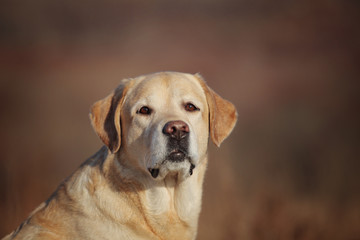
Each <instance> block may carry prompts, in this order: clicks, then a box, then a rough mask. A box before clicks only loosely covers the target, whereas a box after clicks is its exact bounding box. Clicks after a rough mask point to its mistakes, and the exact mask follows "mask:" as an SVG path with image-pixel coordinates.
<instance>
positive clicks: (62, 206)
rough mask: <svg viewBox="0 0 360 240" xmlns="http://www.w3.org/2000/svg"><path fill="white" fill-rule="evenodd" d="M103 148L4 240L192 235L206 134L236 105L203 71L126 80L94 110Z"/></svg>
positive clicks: (229, 121)
mask: <svg viewBox="0 0 360 240" xmlns="http://www.w3.org/2000/svg"><path fill="white" fill-rule="evenodd" d="M90 119H91V123H92V126H93V128H94V129H95V132H96V133H97V135H98V136H99V137H100V139H101V140H102V141H103V143H104V146H103V147H102V148H101V149H100V150H99V151H98V152H97V153H96V154H95V155H93V156H92V157H91V158H89V159H88V160H86V161H85V162H84V163H83V164H82V165H81V166H80V168H79V169H78V170H77V171H76V172H75V173H74V174H73V175H72V176H70V177H68V178H67V179H66V180H65V181H64V182H63V183H62V184H61V185H60V186H59V187H58V189H57V190H56V191H55V192H54V193H53V194H52V195H51V197H50V198H49V199H48V200H47V201H45V202H44V203H42V204H41V205H40V206H39V207H38V208H37V209H35V210H34V211H33V212H32V213H31V215H30V216H29V217H28V218H27V219H26V220H25V221H24V222H23V223H22V224H21V225H20V226H19V227H18V228H17V229H16V230H15V231H14V232H13V233H11V234H10V235H8V236H7V237H5V238H4V239H54V240H55V239H171V240H175V239H181V240H184V239H195V237H196V233H197V225H198V217H199V213H200V209H201V196H202V184H203V179H204V173H205V170H206V166H207V145H208V139H209V138H211V140H212V141H213V142H214V143H215V145H217V146H220V144H221V142H222V141H223V140H224V139H225V138H226V137H227V136H228V135H229V134H230V132H231V131H232V129H233V128H234V126H235V123H236V120H237V113H236V109H235V107H234V105H233V104H231V103H230V102H228V101H227V100H225V99H223V98H221V97H220V96H219V95H217V94H216V93H215V92H214V91H213V90H212V89H210V88H209V87H208V86H207V85H206V84H205V82H204V80H203V79H202V77H201V76H200V75H199V74H195V75H192V74H186V73H177V72H160V73H154V74H149V75H144V76H140V77H136V78H132V79H125V80H123V81H122V82H121V83H120V85H119V86H118V87H117V88H116V89H115V91H114V92H113V93H111V94H110V95H108V96H107V97H105V98H104V99H102V100H100V101H98V102H96V103H95V104H94V105H93V106H92V108H91V113H90Z"/></svg>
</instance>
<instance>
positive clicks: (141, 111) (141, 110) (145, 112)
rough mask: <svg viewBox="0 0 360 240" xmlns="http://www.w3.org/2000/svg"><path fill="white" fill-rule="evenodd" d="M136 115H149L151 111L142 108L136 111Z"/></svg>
mask: <svg viewBox="0 0 360 240" xmlns="http://www.w3.org/2000/svg"><path fill="white" fill-rule="evenodd" d="M136 113H137V114H144V115H150V114H151V109H150V108H148V107H146V106H144V107H142V108H140V109H139V110H137V111H136Z"/></svg>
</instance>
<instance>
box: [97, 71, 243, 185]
mask: <svg viewBox="0 0 360 240" xmlns="http://www.w3.org/2000/svg"><path fill="white" fill-rule="evenodd" d="M90 118H91V121H92V125H93V127H94V129H95V131H96V133H97V134H98V135H99V137H100V138H101V140H102V141H103V142H104V144H105V145H106V146H107V147H108V148H109V150H110V151H111V152H112V153H114V154H115V153H119V154H121V155H122V156H124V158H125V159H126V160H127V161H129V162H131V164H135V166H136V167H137V168H140V169H141V170H142V171H143V172H144V173H146V174H147V175H151V176H152V177H153V178H155V179H163V178H164V177H166V176H167V175H168V174H180V175H181V176H182V177H189V176H191V175H192V173H193V171H194V168H195V167H196V166H197V165H198V164H199V161H201V159H203V158H204V157H205V156H206V153H207V144H208V138H209V133H210V137H211V139H212V141H213V142H214V143H215V144H216V145H217V146H220V144H221V142H222V141H223V140H224V139H225V138H226V137H227V136H228V135H229V134H230V132H231V131H232V129H233V128H234V126H235V123H236V120H237V113H236V109H235V107H234V105H233V104H231V103H230V102H228V101H226V100H225V99H223V98H221V97H220V96H219V95H217V94H216V93H215V92H214V91H213V90H212V89H210V88H209V87H208V86H207V85H206V84H205V82H204V81H203V79H202V78H201V76H200V75H198V74H195V75H191V74H185V73H175V72H162V73H155V74H150V75H145V76H140V77H137V78H134V79H126V80H123V81H122V82H121V84H120V86H119V87H118V88H117V89H116V90H115V91H114V92H113V93H112V94H110V95H109V96H107V97H106V98H104V99H102V100H100V101H98V102H96V103H95V104H94V105H93V107H92V109H91V113H90Z"/></svg>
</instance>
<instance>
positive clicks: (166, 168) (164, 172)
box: [148, 160, 195, 180]
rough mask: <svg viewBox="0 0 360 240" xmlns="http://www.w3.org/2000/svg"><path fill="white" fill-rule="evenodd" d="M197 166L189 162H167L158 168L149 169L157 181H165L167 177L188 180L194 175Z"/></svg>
mask: <svg viewBox="0 0 360 240" xmlns="http://www.w3.org/2000/svg"><path fill="white" fill-rule="evenodd" d="M194 168H195V165H194V164H192V163H191V162H190V161H189V160H184V161H181V162H176V161H168V160H165V161H164V162H163V163H162V164H161V165H160V166H159V167H158V168H149V169H148V170H149V173H150V175H151V176H152V178H153V179H155V180H163V179H164V178H166V177H167V176H174V177H177V178H178V179H186V178H188V177H190V176H191V175H192V174H193V171H194Z"/></svg>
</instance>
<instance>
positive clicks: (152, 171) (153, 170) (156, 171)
mask: <svg viewBox="0 0 360 240" xmlns="http://www.w3.org/2000/svg"><path fill="white" fill-rule="evenodd" d="M148 170H149V172H150V174H151V176H152V177H153V178H157V176H158V175H159V169H158V168H149V169H148Z"/></svg>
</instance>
